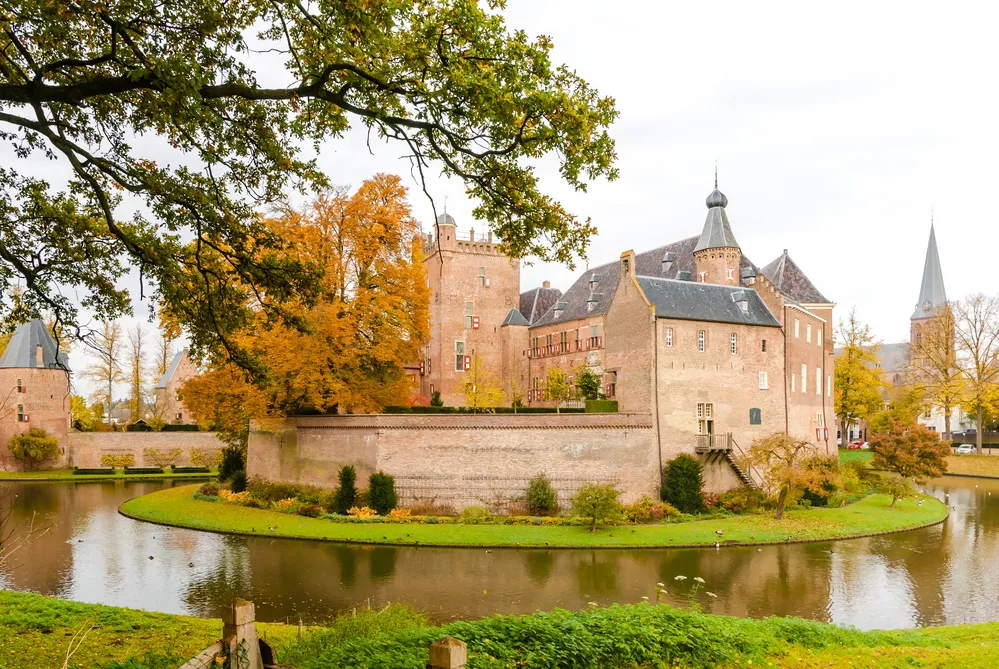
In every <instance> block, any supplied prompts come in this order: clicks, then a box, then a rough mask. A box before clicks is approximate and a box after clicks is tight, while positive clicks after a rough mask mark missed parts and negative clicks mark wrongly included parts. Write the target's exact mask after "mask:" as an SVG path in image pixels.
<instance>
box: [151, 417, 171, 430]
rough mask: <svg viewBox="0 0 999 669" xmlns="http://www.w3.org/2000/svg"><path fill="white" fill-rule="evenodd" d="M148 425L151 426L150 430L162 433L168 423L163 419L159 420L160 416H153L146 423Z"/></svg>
mask: <svg viewBox="0 0 999 669" xmlns="http://www.w3.org/2000/svg"><path fill="white" fill-rule="evenodd" d="M146 424H148V425H149V427H150V429H152V431H153V432H162V431H163V426H164V425H166V421H165V420H163V419H162V418H159V417H158V416H153V417H152V418H150V419H149V420H147V421H146Z"/></svg>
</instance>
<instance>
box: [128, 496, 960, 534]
mask: <svg viewBox="0 0 999 669" xmlns="http://www.w3.org/2000/svg"><path fill="white" fill-rule="evenodd" d="M195 490H197V488H196V487H195V486H182V487H177V488H172V489H170V490H161V491H157V492H154V493H150V494H148V495H143V496H142V497H137V498H135V499H133V500H129V501H128V502H125V503H124V504H122V506H121V510H122V511H123V512H124V513H125V514H126V515H129V516H132V517H135V518H138V519H141V520H149V521H152V522H157V523H163V524H166V525H179V526H183V527H191V528H194V529H200V530H213V531H219V532H235V533H240V534H260V535H264V536H271V537H274V536H277V537H293V538H304V539H321V540H326V541H355V542H370V543H389V544H416V543H419V544H422V545H438V546H509V547H516V546H551V547H555V548H558V547H563V548H567V547H597V546H604V547H630V546H635V547H653V546H655V547H665V546H684V545H705V546H713V545H714V544H715V542H717V541H737V542H740V543H747V542H768V541H784V540H785V539H786V538H787V537H791V539H792V540H793V541H794V540H803V539H820V538H838V537H846V536H851V535H857V534H866V533H871V532H884V531H890V530H900V529H905V528H912V527H918V526H920V525H925V524H927V523H932V522H934V521H938V520H941V519H943V518H944V517H945V516H946V514H947V507H946V506H945V505H944V504H943V503H941V502H939V501H938V500H936V499H935V498H933V497H924V498H923V499H924V500H925V501H924V503H923V506H922V507H919V506H918V505H917V504H916V500H915V499H907V500H902V501H900V502H899V503H898V504H897V505H896V507H895V508H894V509H890V508H888V503H889V501H890V499H889V498H888V497H887V496H885V495H871V496H870V497H867V498H865V499H863V500H861V501H859V502H856V503H854V504H851V505H850V506H846V507H842V508H838V509H812V510H808V511H804V510H802V511H789V512H788V513H787V514H786V515H785V517H784V520H781V521H776V520H774V519H773V517H772V516H770V515H765V516H764V515H753V516H731V517H726V518H716V519H713V520H704V521H696V522H689V523H675V524H668V525H638V526H629V525H619V526H612V527H604V528H601V529H599V530H598V531H597V532H590V531H589V530H588V529H587V528H585V527H537V526H533V525H426V524H412V525H402V524H390V523H368V524H362V523H336V522H332V521H330V520H325V519H322V518H306V517H304V516H297V515H291V514H286V513H278V512H277V511H265V510H262V509H251V508H247V507H243V506H235V505H232V504H224V503H222V502H205V501H201V500H196V499H194V498H193V494H194V491H195ZM271 527H273V528H275V529H274V531H273V532H271V531H270V530H269V528H271ZM715 530H722V532H723V534H722V538H721V539H719V538H718V536H717V535H716V534H715Z"/></svg>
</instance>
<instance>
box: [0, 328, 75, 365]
mask: <svg viewBox="0 0 999 669" xmlns="http://www.w3.org/2000/svg"><path fill="white" fill-rule="evenodd" d="M39 346H41V347H42V364H41V365H39V364H38V356H37V349H38V347H39ZM58 355H59V357H58V361H57V360H56V343H55V339H53V338H52V335H51V334H50V333H49V329H48V328H47V327H45V323H43V322H42V321H41V320H39V319H37V318H36V319H35V320H33V321H31V322H30V323H25V324H24V325H22V326H20V327H19V328H17V330H15V331H14V334H13V336H11V338H10V341H9V342H7V348H6V349H5V350H4V352H3V356H0V368H4V369H10V368H17V369H33V368H38V367H43V368H49V367H61V368H63V369H69V359H68V358H67V357H66V354H65V353H59V354H58Z"/></svg>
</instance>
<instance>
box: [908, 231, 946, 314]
mask: <svg viewBox="0 0 999 669" xmlns="http://www.w3.org/2000/svg"><path fill="white" fill-rule="evenodd" d="M945 304H947V291H946V290H944V280H943V270H942V269H940V254H939V253H937V235H936V232H934V230H933V224H930V243H929V244H927V246H926V260H925V261H924V262H923V281H922V283H921V284H920V285H919V300H918V301H917V302H916V310H915V311H914V312H913V313H912V316H910V318H929V317H931V316H933V314H934V313H935V312H936V310H937V309H938V308H940V307H942V306H944V305H945Z"/></svg>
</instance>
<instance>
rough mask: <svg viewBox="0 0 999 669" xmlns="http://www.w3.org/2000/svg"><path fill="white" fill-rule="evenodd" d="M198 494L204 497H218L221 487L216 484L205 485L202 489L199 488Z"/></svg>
mask: <svg viewBox="0 0 999 669" xmlns="http://www.w3.org/2000/svg"><path fill="white" fill-rule="evenodd" d="M198 492H199V493H201V494H202V495H204V496H205V497H218V496H219V487H218V485H217V484H215V483H205V484H203V485H202V486H201V487H200V488H198Z"/></svg>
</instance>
